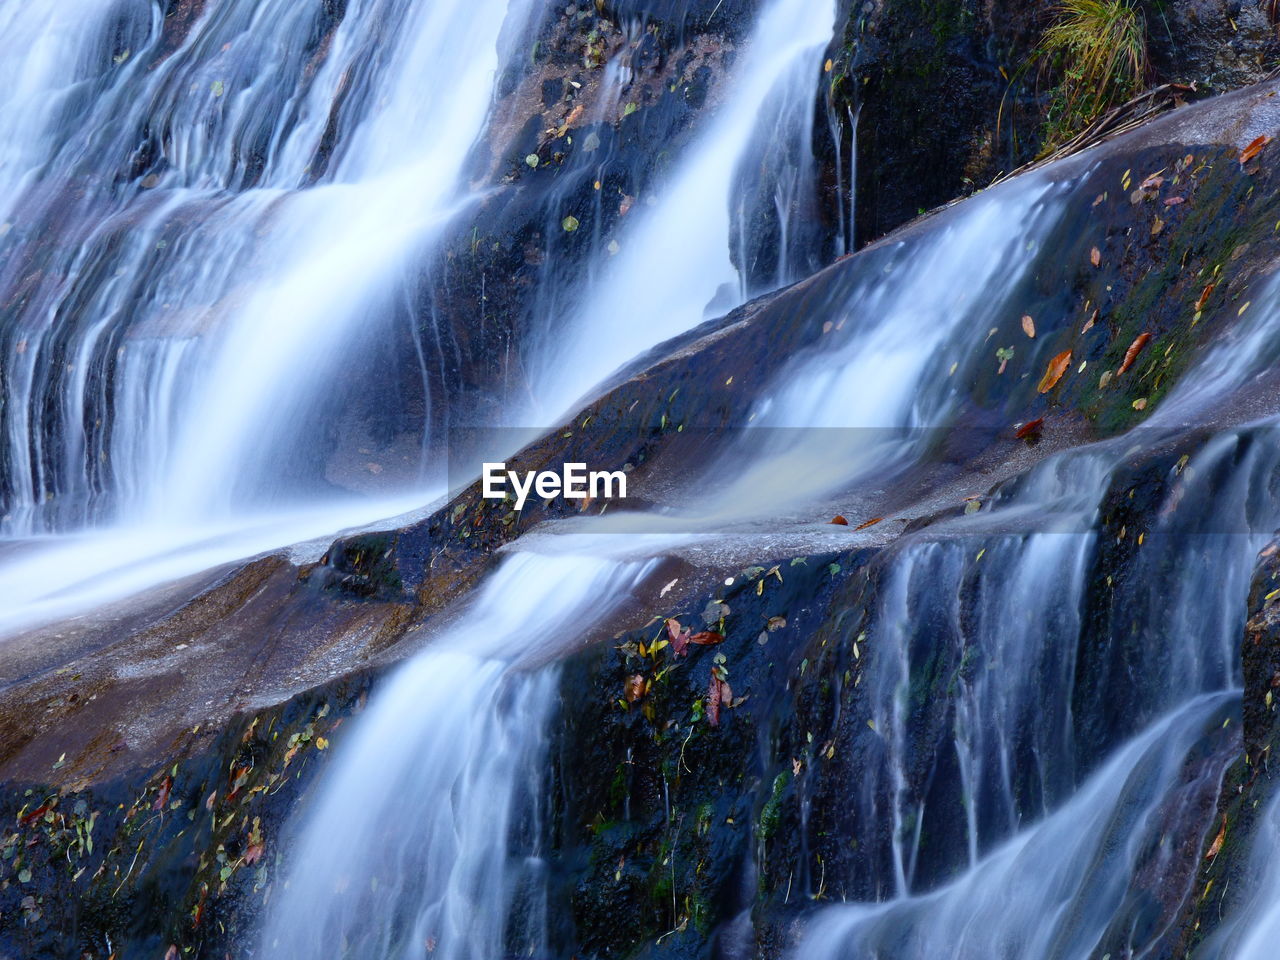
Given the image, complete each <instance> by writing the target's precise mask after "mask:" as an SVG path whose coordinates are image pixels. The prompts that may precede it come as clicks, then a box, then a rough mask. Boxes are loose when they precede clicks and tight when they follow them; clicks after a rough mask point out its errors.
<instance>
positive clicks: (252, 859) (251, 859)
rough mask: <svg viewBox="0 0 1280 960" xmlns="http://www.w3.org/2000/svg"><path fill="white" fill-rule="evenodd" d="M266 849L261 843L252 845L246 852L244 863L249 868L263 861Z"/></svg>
mask: <svg viewBox="0 0 1280 960" xmlns="http://www.w3.org/2000/svg"><path fill="white" fill-rule="evenodd" d="M264 849H265V847H264V845H263V844H261V843H251V844H249V846H248V847H247V848H245V851H244V862H245V864H246V865H248V866H252V865H253V864H255V863H257V862H258V861H259V860H261V859H262V852H263V850H264Z"/></svg>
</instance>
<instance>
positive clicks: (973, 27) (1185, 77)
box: [820, 0, 1280, 243]
mask: <svg viewBox="0 0 1280 960" xmlns="http://www.w3.org/2000/svg"><path fill="white" fill-rule="evenodd" d="M1140 6H1141V9H1142V10H1143V12H1144V15H1145V19H1146V23H1147V38H1148V50H1149V55H1150V61H1151V70H1152V76H1151V77H1150V78H1149V79H1150V82H1151V83H1153V84H1154V83H1168V82H1173V83H1184V84H1197V85H1198V86H1199V87H1200V88H1201V93H1220V92H1224V91H1227V90H1232V89H1235V88H1237V87H1240V86H1244V85H1246V84H1249V83H1254V82H1257V81H1259V80H1261V79H1262V78H1263V77H1265V76H1266V75H1267V73H1268V72H1269V71H1270V70H1271V69H1273V68H1274V67H1275V66H1276V64H1277V62H1278V61H1277V55H1278V54H1280V46H1278V45H1277V39H1276V30H1275V27H1274V25H1273V19H1272V16H1273V15H1272V13H1271V12H1270V10H1269V7H1268V5H1267V4H1266V3H1261V4H1257V3H1252V2H1249V3H1228V2H1223V0H1203V2H1200V0H1196V2H1190V3H1164V2H1159V0H1152V2H1146V3H1142V4H1141V5H1140ZM840 10H841V22H842V23H843V30H842V31H841V32H840V33H839V34H838V36H837V39H836V41H835V42H833V45H832V48H831V56H832V70H831V72H830V75H831V82H830V86H829V91H828V109H829V110H830V113H831V117H832V122H833V123H834V124H835V125H837V128H838V130H839V134H838V135H839V136H840V137H842V138H843V140H842V144H843V155H844V157H846V158H847V157H848V156H849V151H850V150H851V149H852V148H853V147H852V143H853V128H854V126H855V120H856V129H857V167H858V176H857V187H858V198H857V239H858V242H859V243H865V242H867V241H869V240H872V239H875V238H876V237H879V236H881V235H883V234H884V233H886V232H887V231H889V230H891V229H893V228H894V227H896V226H898V225H899V224H902V223H904V222H906V221H908V220H910V219H912V218H913V217H915V216H916V215H917V214H919V213H921V212H923V211H924V210H927V209H931V208H932V207H934V206H937V205H938V204H941V203H945V202H947V201H948V200H950V199H952V198H954V197H957V196H964V195H966V194H968V193H971V192H973V190H975V189H979V188H981V187H984V186H986V185H987V184H988V183H990V182H991V181H992V180H993V179H994V178H996V177H997V176H998V175H1000V174H1002V173H1007V172H1008V171H1010V170H1012V169H1014V168H1015V167H1017V166H1019V165H1021V164H1023V163H1025V162H1027V161H1029V160H1031V159H1033V158H1034V157H1035V156H1036V154H1037V153H1038V152H1039V151H1040V150H1041V148H1042V146H1043V144H1042V136H1043V130H1042V121H1043V110H1044V108H1045V106H1046V103H1047V100H1046V98H1047V93H1048V89H1049V87H1051V86H1052V85H1053V84H1055V83H1057V82H1059V80H1060V77H1058V76H1057V75H1056V74H1055V73H1054V71H1053V70H1052V69H1051V68H1050V69H1046V70H1040V68H1039V67H1037V66H1034V65H1032V66H1030V67H1028V65H1029V63H1030V59H1031V57H1032V55H1033V53H1034V51H1035V48H1036V45H1037V44H1038V43H1039V40H1040V37H1041V35H1042V34H1043V32H1044V30H1045V29H1046V27H1048V26H1049V25H1050V24H1051V23H1052V21H1053V11H1054V8H1053V4H1051V3H1048V2H1033V3H1006V2H1003V0H945V2H941V3H930V2H923V0H858V2H849V0H845V2H842V3H841V5H840ZM820 146H822V147H823V148H824V149H826V150H830V149H831V144H830V143H829V142H822V143H820ZM828 162H829V163H830V162H834V158H833V157H831V156H830V155H829V156H828ZM846 163H847V159H846ZM835 180H836V175H835V174H834V173H829V180H828V182H829V184H834V182H835ZM831 188H832V189H834V187H833V186H832V187H831ZM828 209H830V205H828Z"/></svg>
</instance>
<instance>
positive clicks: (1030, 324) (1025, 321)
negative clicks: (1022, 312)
mask: <svg viewBox="0 0 1280 960" xmlns="http://www.w3.org/2000/svg"><path fill="white" fill-rule="evenodd" d="M1022 332H1023V333H1025V334H1026V335H1027V336H1028V337H1030V338H1031V339H1032V340H1034V339H1035V338H1036V322H1035V321H1034V320H1032V319H1031V318H1030V317H1028V316H1024V317H1023V318H1022Z"/></svg>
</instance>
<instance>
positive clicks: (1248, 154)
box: [1240, 134, 1271, 166]
mask: <svg viewBox="0 0 1280 960" xmlns="http://www.w3.org/2000/svg"><path fill="white" fill-rule="evenodd" d="M1270 142H1271V138H1270V137H1268V136H1267V135H1266V134H1263V135H1262V136H1260V137H1258V138H1257V139H1256V140H1253V141H1250V143H1249V145H1248V146H1247V147H1245V148H1244V149H1243V150H1241V151H1240V165H1241V166H1244V165H1245V164H1246V163H1248V162H1249V161H1250V160H1252V159H1253V158H1254V157H1256V156H1257V155H1258V154H1260V153H1261V152H1262V148H1263V147H1265V146H1266V145H1267V144H1268V143H1270Z"/></svg>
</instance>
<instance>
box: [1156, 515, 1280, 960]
mask: <svg viewBox="0 0 1280 960" xmlns="http://www.w3.org/2000/svg"><path fill="white" fill-rule="evenodd" d="M1277 589H1280V541H1277V540H1272V541H1271V543H1269V544H1268V545H1267V546H1266V547H1264V548H1263V550H1262V552H1261V553H1260V554H1259V555H1258V562H1257V566H1256V567H1255V569H1254V575H1253V583H1252V585H1251V588H1250V591H1249V605H1248V617H1249V619H1248V623H1247V624H1246V626H1245V629H1244V633H1243V637H1242V642H1241V647H1240V653H1241V662H1242V664H1243V669H1244V695H1243V696H1244V700H1243V721H1244V723H1243V740H1244V743H1243V751H1242V753H1241V754H1240V755H1239V756H1238V757H1237V758H1236V760H1235V762H1234V763H1232V764H1231V766H1230V767H1229V768H1228V769H1227V771H1226V772H1225V774H1224V776H1223V781H1222V792H1221V795H1220V797H1219V801H1218V806H1217V810H1216V811H1215V813H1214V816H1213V820H1212V822H1211V824H1210V829H1209V830H1208V831H1207V832H1206V834H1205V836H1204V837H1203V840H1202V845H1201V851H1200V862H1199V868H1198V870H1197V871H1196V879H1195V886H1196V889H1197V891H1198V892H1199V897H1198V898H1197V900H1196V901H1195V903H1193V904H1190V905H1188V907H1187V908H1186V910H1185V914H1184V916H1183V918H1182V922H1181V928H1182V934H1181V943H1182V946H1183V948H1184V949H1185V950H1186V952H1187V955H1189V956H1198V955H1204V956H1213V957H1219V956H1221V957H1226V956H1230V955H1231V954H1230V950H1231V946H1230V938H1231V931H1230V924H1231V923H1232V921H1234V920H1236V918H1237V917H1238V916H1240V915H1244V916H1246V917H1248V916H1254V915H1255V914H1253V913H1252V912H1251V910H1250V908H1251V907H1253V909H1255V910H1256V909H1257V905H1256V901H1257V900H1258V899H1259V898H1264V897H1267V896H1269V895H1270V891H1269V890H1267V889H1265V887H1263V886H1262V884H1263V883H1265V880H1264V878H1265V877H1266V875H1267V872H1268V864H1269V862H1270V860H1271V859H1272V858H1271V848H1270V846H1269V843H1268V840H1269V837H1270V836H1271V835H1270V834H1268V833H1267V832H1266V830H1267V826H1266V821H1267V819H1268V817H1269V816H1272V809H1271V808H1272V807H1273V805H1274V803H1275V801H1276V799H1277V798H1280V790H1278V789H1277V782H1276V773H1275V770H1274V757H1273V752H1274V750H1275V748H1276V746H1277V744H1280V717H1278V716H1277V710H1278V709H1280V604H1277V602H1276V600H1277V598H1278V597H1280V593H1277V592H1276V591H1277ZM1264 908H1265V905H1264ZM1224 926H1225V927H1226V929H1225V930H1224V929H1222V928H1223V927H1224ZM1224 940H1225V941H1226V945H1225V947H1224V944H1223V941H1224Z"/></svg>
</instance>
